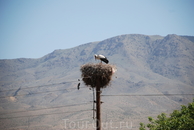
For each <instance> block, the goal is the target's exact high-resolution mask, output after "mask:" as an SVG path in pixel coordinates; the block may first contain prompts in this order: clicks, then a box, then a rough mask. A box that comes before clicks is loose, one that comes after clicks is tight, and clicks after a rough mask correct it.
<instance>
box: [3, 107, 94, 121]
mask: <svg viewBox="0 0 194 130" xmlns="http://www.w3.org/2000/svg"><path fill="white" fill-rule="evenodd" d="M91 110H92V109H87V110H80V111H70V112H57V113H50V114H38V115H28V116H14V117H5V118H0V119H13V118H23V117H32V116H45V115H54V114H62V113H74V112H83V111H91Z"/></svg>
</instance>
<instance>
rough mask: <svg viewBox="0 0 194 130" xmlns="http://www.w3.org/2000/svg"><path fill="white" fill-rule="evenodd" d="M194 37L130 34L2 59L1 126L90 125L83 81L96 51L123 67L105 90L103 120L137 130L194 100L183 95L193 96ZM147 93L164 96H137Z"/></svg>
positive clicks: (89, 104)
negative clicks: (66, 121) (31, 56)
mask: <svg viewBox="0 0 194 130" xmlns="http://www.w3.org/2000/svg"><path fill="white" fill-rule="evenodd" d="M193 39H194V37H193V36H178V35H175V34H171V35H167V36H165V37H162V36H158V35H153V36H148V35H140V34H128V35H120V36H116V37H112V38H108V39H105V40H103V41H99V42H92V43H87V44H83V45H80V46H77V47H74V48H71V49H61V50H55V51H53V52H52V53H50V54H47V55H45V56H43V57H41V58H38V59H27V58H26V59H25V58H21V59H12V60H0V91H1V92H0V104H1V105H0V114H1V118H2V119H0V129H9V128H11V129H32V130H34V129H47V130H48V129H57V130H58V129H64V120H63V119H69V121H76V122H79V120H80V119H84V120H85V121H90V126H89V127H90V128H91V127H92V125H91V122H92V116H93V115H92V110H91V109H92V108H93V107H92V102H91V101H92V99H93V97H92V91H91V90H89V89H88V87H86V86H84V83H83V82H82V81H78V79H80V78H81V73H80V66H81V65H83V64H86V63H98V61H95V60H94V54H103V55H105V56H107V57H108V59H109V61H110V64H113V65H115V66H117V70H118V71H117V72H116V74H115V75H114V77H113V80H112V82H111V85H110V86H108V87H107V88H106V89H103V92H102V95H103V96H102V101H103V102H104V103H103V105H102V118H103V121H104V122H105V121H106V122H108V121H110V120H111V121H113V122H114V124H115V127H116V126H118V124H119V122H121V121H130V122H133V128H134V129H138V126H139V125H138V123H139V122H143V121H145V120H147V118H146V117H147V116H151V115H153V116H155V115H158V114H160V113H161V112H166V113H169V112H172V110H173V109H178V108H179V107H180V105H182V104H187V103H188V102H191V101H192V98H193V97H194V96H193V95H184V94H194V87H193V86H194V41H193ZM79 82H80V83H81V88H80V90H77V84H78V83H79ZM29 87H30V88H29ZM142 94H143V95H150V94H152V95H153V94H161V95H162V96H138V95H142ZM163 94H182V95H173V96H168V95H163ZM106 95H121V96H106ZM122 95H136V96H122ZM45 108H47V109H45ZM48 108H49V109H48ZM51 108H52V109H51ZM86 110H87V111H86ZM25 111H27V112H25ZM53 113H55V114H53ZM32 115H34V116H32ZM13 117H14V118H13ZM18 117H20V118H18Z"/></svg>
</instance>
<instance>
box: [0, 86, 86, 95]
mask: <svg viewBox="0 0 194 130" xmlns="http://www.w3.org/2000/svg"><path fill="white" fill-rule="evenodd" d="M82 88H88V87H82ZM71 89H77V88H68V89H58V90H52V91H43V92H36V93H33V92H32V93H28V94H19V95H16V96H13V95H10V96H2V97H0V98H7V97H18V96H25V95H33V94H42V93H50V92H57V91H64V90H66V91H67V90H71Z"/></svg>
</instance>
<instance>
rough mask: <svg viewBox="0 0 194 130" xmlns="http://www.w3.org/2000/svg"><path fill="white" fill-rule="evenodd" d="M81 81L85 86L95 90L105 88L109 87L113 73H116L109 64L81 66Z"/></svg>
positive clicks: (113, 67)
mask: <svg viewBox="0 0 194 130" xmlns="http://www.w3.org/2000/svg"><path fill="white" fill-rule="evenodd" d="M80 70H81V72H82V75H81V76H82V80H83V81H84V83H85V85H87V86H90V87H92V88H95V87H96V86H97V85H98V87H100V88H106V86H108V85H109V83H110V81H111V78H112V75H113V73H114V72H115V71H116V68H115V66H113V65H110V64H102V63H99V64H85V65H83V66H81V69H80Z"/></svg>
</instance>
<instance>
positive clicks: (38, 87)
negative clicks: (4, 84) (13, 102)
mask: <svg viewBox="0 0 194 130" xmlns="http://www.w3.org/2000/svg"><path fill="white" fill-rule="evenodd" d="M79 81H80V80H79V79H78V80H76V81H66V82H61V83H53V84H47V85H38V86H32V87H26V88H23V87H19V88H20V89H21V90H22V89H32V88H40V87H46V86H54V85H60V84H66V83H72V82H79ZM19 88H17V89H9V90H0V92H8V91H16V90H18V89H19Z"/></svg>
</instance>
